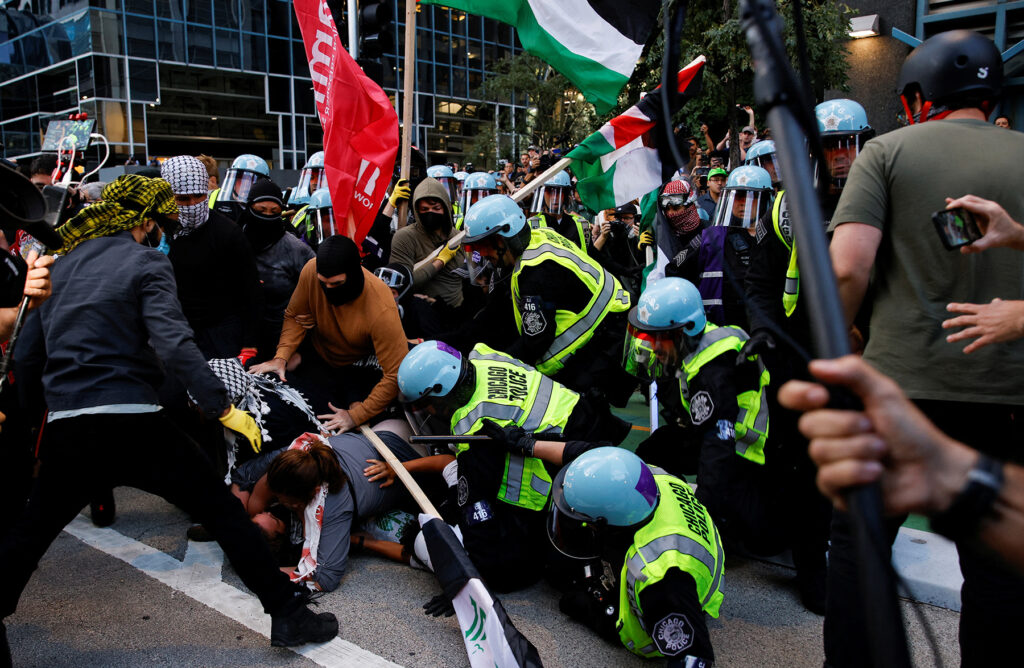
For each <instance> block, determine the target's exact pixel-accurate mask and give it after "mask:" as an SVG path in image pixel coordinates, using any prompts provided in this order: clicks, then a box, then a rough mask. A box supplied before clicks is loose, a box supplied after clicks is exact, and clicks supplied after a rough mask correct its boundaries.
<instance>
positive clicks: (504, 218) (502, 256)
mask: <svg viewBox="0 0 1024 668" xmlns="http://www.w3.org/2000/svg"><path fill="white" fill-rule="evenodd" d="M470 176H472V175H470ZM463 230H464V231H465V233H466V236H465V237H464V238H463V239H462V243H463V246H464V247H465V251H466V260H467V262H469V263H470V265H471V266H470V275H471V276H474V275H476V273H477V272H484V271H485V270H486V263H488V262H489V263H490V264H491V266H494V267H505V266H509V265H510V264H511V263H512V262H514V261H515V260H514V259H512V260H510V259H509V258H508V257H507V256H506V253H505V251H510V252H511V253H512V257H513V258H518V257H519V256H520V255H522V254H523V251H524V250H526V246H527V244H529V241H530V226H529V225H527V224H526V216H525V215H523V210H522V209H520V208H519V205H518V204H516V202H515V200H513V199H512V198H511V197H509V196H508V195H490V196H488V197H485V198H483V199H482V200H480V201H479V202H477V203H476V204H474V205H473V208H471V209H470V210H469V213H467V214H466V217H465V220H464V222H463Z"/></svg>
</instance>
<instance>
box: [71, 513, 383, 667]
mask: <svg viewBox="0 0 1024 668" xmlns="http://www.w3.org/2000/svg"><path fill="white" fill-rule="evenodd" d="M64 530H65V531H67V532H68V533H69V534H71V535H72V536H74V537H75V538H77V539H78V540H80V541H82V542H83V543H85V544H86V545H88V546H90V547H93V548H95V549H97V550H100V551H101V552H105V553H106V554H109V555H110V556H112V557H115V558H117V559H120V560H121V561H123V562H125V563H127V564H129V565H130V566H133V567H135V568H137V569H139V570H140V571H142V572H143V573H145V574H146V575H148V576H149V577H151V578H153V579H155V580H159V581H160V582H162V583H164V584H165V585H167V586H168V587H171V588H172V589H175V590H177V591H180V592H181V593H183V594H185V595H186V596H188V597H189V598H192V599H194V600H196V601H199V602H200V603H202V604H203V605H206V606H208V607H210V608H213V609H214V610H216V611H217V612H219V613H220V614H222V615H224V616H225V617H228V618H229V619H232V620H234V621H236V622H238V623H239V624H242V625H243V626H246V627H248V628H249V629H251V630H253V631H255V632H256V633H259V634H260V635H262V636H264V637H265V638H267V639H269V638H270V617H269V616H268V615H267V614H265V613H264V612H263V606H262V605H260V602H259V600H258V599H257V598H256V597H255V596H253V595H252V594H249V593H247V592H243V591H241V590H239V589H236V588H235V587H232V586H231V585H229V584H227V583H226V582H223V581H222V580H221V567H222V566H223V564H224V553H223V552H222V551H221V549H220V546H218V545H217V543H214V542H210V543H195V542H192V541H189V544H188V548H187V550H186V551H185V558H184V560H182V561H178V560H177V559H175V558H173V557H171V556H169V555H167V554H164V553H163V552H161V551H160V550H157V549H156V548H153V547H150V546H149V545H146V544H145V543H141V542H139V541H137V540H135V539H134V538H129V537H128V536H125V535H123V534H121V533H119V532H117V531H115V530H114V529H110V528H106V529H100V528H97V527H94V526H93V525H92V522H90V521H89V520H88V519H86V518H85V517H83V516H82V515H79V516H78V517H76V518H75V519H74V520H73V521H72V522H71V524H69V525H67V527H65V528H64ZM291 649H292V651H294V652H295V653H296V654H301V655H302V656H304V657H306V658H307V659H309V660H311V661H314V662H316V663H318V664H319V665H321V666H326V667H328V668H334V667H341V666H345V667H348V666H366V667H367V668H384V667H388V668H400V667H399V666H398V664H395V663H392V662H390V661H388V660H387V659H384V658H383V657H380V656H377V655H376V654H373V653H372V652H368V651H366V650H364V649H362V648H361V647H359V646H357V645H354V644H352V643H350V642H348V641H347V640H342V639H341V638H334V639H333V640H331V641H330V642H327V643H323V644H321V645H302V646H300V647H293V648H291Z"/></svg>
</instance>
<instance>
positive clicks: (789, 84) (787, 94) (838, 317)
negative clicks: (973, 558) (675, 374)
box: [740, 0, 910, 668]
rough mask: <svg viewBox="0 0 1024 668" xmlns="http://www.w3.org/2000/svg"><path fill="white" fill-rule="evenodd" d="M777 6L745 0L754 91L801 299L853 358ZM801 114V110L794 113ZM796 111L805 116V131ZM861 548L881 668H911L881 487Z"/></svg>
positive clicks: (841, 351)
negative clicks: (782, 200)
mask: <svg viewBox="0 0 1024 668" xmlns="http://www.w3.org/2000/svg"><path fill="white" fill-rule="evenodd" d="M774 4H775V3H774V2H770V1H769V0H741V3H740V9H741V11H740V15H741V20H742V25H743V28H744V31H745V32H746V36H747V41H748V42H749V44H750V50H751V54H752V56H753V60H754V77H755V78H754V92H755V96H756V97H757V99H758V102H759V103H761V104H763V105H765V106H768V107H769V109H770V110H769V112H768V123H769V125H770V127H771V128H772V130H773V131H774V133H775V146H776V154H777V155H778V158H779V162H780V166H781V168H782V172H783V173H784V174H785V175H786V185H787V189H786V199H787V205H788V207H789V211H790V212H791V220H792V224H793V231H794V237H795V239H796V245H797V246H798V247H799V248H800V251H799V255H798V261H799V265H800V288H801V292H803V294H802V295H801V299H806V301H805V302H804V303H805V305H806V306H807V312H808V314H809V315H810V318H811V326H812V332H813V335H814V349H815V353H816V355H817V356H818V357H822V358H834V357H841V356H843V355H847V354H849V353H850V346H849V339H848V337H847V328H846V319H845V317H844V316H843V312H842V308H841V306H840V301H839V291H838V288H837V285H836V279H835V273H834V271H833V268H832V261H831V258H830V256H829V251H828V242H827V240H826V238H825V228H824V223H823V216H822V213H821V206H820V204H819V203H818V199H817V195H816V193H815V190H814V185H813V184H814V180H813V177H812V172H811V164H810V160H809V157H808V148H807V145H808V144H807V136H808V134H809V133H813V132H816V131H817V126H816V125H812V124H811V123H810V119H811V116H810V113H809V112H810V110H809V109H804V108H803V107H802V106H801V105H800V101H801V100H802V99H803V98H802V96H801V94H800V92H799V89H798V88H797V86H798V84H797V78H796V75H795V73H794V72H793V69H792V66H791V65H790V63H789V60H788V59H787V58H786V55H785V50H784V47H783V41H782V31H781V21H780V19H779V16H778V14H777V13H776V11H775V6H774ZM794 110H796V111H794ZM796 112H800V113H802V114H804V121H805V125H804V127H803V128H801V126H800V123H799V122H798V116H797V113H796ZM847 504H848V505H849V509H850V516H851V520H852V522H853V525H854V538H855V542H856V545H857V563H858V581H859V584H860V591H861V600H862V603H863V606H864V609H863V611H862V612H863V614H864V622H865V628H867V630H868V637H867V638H866V640H867V643H868V647H869V649H870V655H871V658H872V664H873V665H875V666H894V667H901V666H907V667H908V668H909V666H910V654H909V652H908V650H907V639H906V633H905V631H904V628H903V618H902V616H901V614H900V609H899V599H898V597H897V592H896V581H895V575H894V572H893V570H892V566H891V564H890V562H889V556H888V549H887V547H888V546H887V544H886V540H885V533H884V529H883V526H884V525H883V522H882V500H881V493H880V491H879V489H878V486H877V485H871V486H865V487H860V488H856V489H854V490H851V491H850V492H849V494H848V495H847Z"/></svg>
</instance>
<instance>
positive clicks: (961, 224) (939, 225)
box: [932, 207, 982, 250]
mask: <svg viewBox="0 0 1024 668" xmlns="http://www.w3.org/2000/svg"><path fill="white" fill-rule="evenodd" d="M932 223H934V224H935V231H936V232H938V234H939V239H940V240H941V241H942V245H943V246H945V247H946V250H955V249H957V248H960V247H961V246H967V245H969V244H971V243H974V242H975V241H977V240H978V239H980V238H981V236H982V235H981V230H980V229H979V228H978V223H977V221H975V220H974V214H972V213H971V212H970V211H968V210H967V209H963V208H960V207H956V208H953V209H943V210H942V211H936V212H935V213H933V214H932Z"/></svg>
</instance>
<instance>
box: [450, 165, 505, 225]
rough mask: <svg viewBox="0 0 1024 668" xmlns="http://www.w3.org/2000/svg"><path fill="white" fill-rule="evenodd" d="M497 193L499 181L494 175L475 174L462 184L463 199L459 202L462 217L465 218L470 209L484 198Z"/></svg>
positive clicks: (485, 173)
mask: <svg viewBox="0 0 1024 668" xmlns="http://www.w3.org/2000/svg"><path fill="white" fill-rule="evenodd" d="M497 193H498V181H497V180H496V179H495V178H494V174H488V173H487V172H473V173H472V174H470V175H469V176H467V177H466V180H465V181H463V182H462V199H460V200H459V207H460V209H461V211H462V215H463V216H465V215H466V214H467V213H468V212H469V207H471V206H473V205H474V204H476V203H477V202H479V201H480V200H482V199H483V198H485V197H487V196H489V195H496V194H497Z"/></svg>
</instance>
